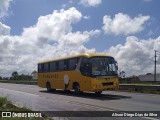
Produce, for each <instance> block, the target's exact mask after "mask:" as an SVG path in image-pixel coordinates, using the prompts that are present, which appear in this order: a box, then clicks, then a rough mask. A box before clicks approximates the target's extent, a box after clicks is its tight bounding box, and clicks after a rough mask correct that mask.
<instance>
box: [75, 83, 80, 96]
mask: <svg viewBox="0 0 160 120" xmlns="http://www.w3.org/2000/svg"><path fill="white" fill-rule="evenodd" d="M74 92H75V94H79V93H80V86H79V84H75V86H74Z"/></svg>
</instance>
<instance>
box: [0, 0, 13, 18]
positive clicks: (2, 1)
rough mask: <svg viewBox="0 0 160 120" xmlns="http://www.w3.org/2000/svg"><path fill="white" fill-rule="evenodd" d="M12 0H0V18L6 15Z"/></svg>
mask: <svg viewBox="0 0 160 120" xmlns="http://www.w3.org/2000/svg"><path fill="white" fill-rule="evenodd" d="M11 1H12V0H0V18H3V17H4V16H7V15H8V13H7V12H8V8H9V4H10V2H11Z"/></svg>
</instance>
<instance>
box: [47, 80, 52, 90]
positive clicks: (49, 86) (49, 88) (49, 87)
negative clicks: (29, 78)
mask: <svg viewBox="0 0 160 120" xmlns="http://www.w3.org/2000/svg"><path fill="white" fill-rule="evenodd" d="M46 88H47V91H48V92H51V91H52V89H51V85H50V83H49V82H47V83H46Z"/></svg>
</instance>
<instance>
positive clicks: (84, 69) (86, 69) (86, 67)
mask: <svg viewBox="0 0 160 120" xmlns="http://www.w3.org/2000/svg"><path fill="white" fill-rule="evenodd" d="M90 68H91V66H90V64H89V60H88V59H87V58H82V62H81V66H80V71H81V74H82V75H84V76H89V75H90V71H91V70H90Z"/></svg>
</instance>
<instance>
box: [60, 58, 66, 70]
mask: <svg viewBox="0 0 160 120" xmlns="http://www.w3.org/2000/svg"><path fill="white" fill-rule="evenodd" d="M64 68H65V63H64V60H61V61H59V62H58V70H64Z"/></svg>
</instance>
